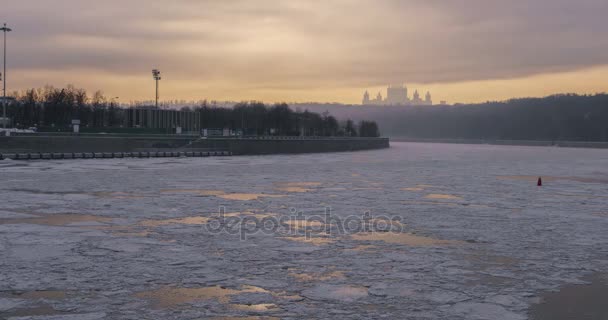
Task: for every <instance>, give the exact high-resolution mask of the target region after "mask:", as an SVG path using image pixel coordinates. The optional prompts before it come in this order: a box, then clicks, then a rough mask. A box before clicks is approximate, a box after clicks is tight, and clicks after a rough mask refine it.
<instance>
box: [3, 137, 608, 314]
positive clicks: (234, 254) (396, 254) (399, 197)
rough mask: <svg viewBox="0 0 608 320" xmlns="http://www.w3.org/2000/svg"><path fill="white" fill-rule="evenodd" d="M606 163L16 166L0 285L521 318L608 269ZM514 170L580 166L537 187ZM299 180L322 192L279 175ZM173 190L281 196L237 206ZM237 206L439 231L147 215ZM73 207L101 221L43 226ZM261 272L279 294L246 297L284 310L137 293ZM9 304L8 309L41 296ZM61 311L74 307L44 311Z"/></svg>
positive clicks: (115, 300)
mask: <svg viewBox="0 0 608 320" xmlns="http://www.w3.org/2000/svg"><path fill="white" fill-rule="evenodd" d="M574 162H576V163H577V166H572V163H574ZM607 162H608V152H607V151H605V150H586V149H576V150H574V149H558V148H535V147H510V146H480V145H476V146H468V145H437V144H434V145H425V144H415V143H412V144H400V143H394V144H393V148H391V149H389V150H379V151H370V152H357V153H336V154H314V155H289V156H264V157H233V158H203V159H195V158H184V159H181V158H180V159H114V160H74V161H33V162H26V163H23V164H24V165H10V164H7V163H4V162H3V163H2V164H0V178H1V180H2V181H5V183H3V184H1V185H0V194H2V195H3V201H2V202H1V203H0V253H1V254H2V256H3V257H10V258H9V259H2V260H1V261H0V268H1V270H2V273H1V274H0V294H1V293H2V292H13V291H17V292H31V291H40V290H63V291H68V292H70V294H68V295H67V296H66V297H65V298H64V299H58V300H53V301H42V302H45V303H49V304H50V306H51V307H52V308H53V309H54V310H56V311H57V312H60V313H61V314H62V315H63V314H71V315H72V316H73V317H75V318H78V316H80V315H91V317H97V316H99V317H102V318H103V317H105V318H107V319H128V318H149V319H154V318H166V319H172V318H180V319H200V318H206V317H222V316H225V317H237V318H238V317H244V316H251V317H260V318H263V317H268V318H271V317H276V318H282V317H298V316H300V317H302V316H307V317H309V318H377V317H380V316H386V317H392V318H401V317H403V316H404V315H407V317H408V318H412V319H417V318H420V319H428V318H449V319H475V318H478V319H481V318H484V317H486V318H487V317H491V318H495V319H522V318H525V317H526V313H527V309H528V308H529V306H530V305H531V304H532V303H534V302H535V301H537V296H538V295H539V294H540V293H541V292H543V291H546V290H555V289H557V288H559V287H560V286H562V285H564V284H566V283H579V282H580V279H582V278H583V277H584V276H585V275H586V274H589V273H592V272H604V273H606V272H607V271H608V269H607V265H608V259H607V258H606V257H607V254H608V251H607V250H608V249H607V246H606V243H608V238H607V236H606V232H605V230H607V229H608V221H607V220H608V219H607V217H608V215H607V210H606V208H608V197H606V196H605V190H606V184H605V183H601V182H596V183H591V182H589V181H604V180H605V177H607V176H608V172H607V171H606V166H605V164H606V163H607ZM504 176H548V177H550V176H554V177H574V178H572V179H563V180H551V179H548V180H547V181H546V182H545V186H544V187H543V188H537V187H536V184H535V183H534V182H535V181H529V179H502V178H500V177H504ZM576 177H578V178H576ZM586 178H593V179H586ZM285 185H288V186H305V188H306V189H307V190H306V191H307V192H293V191H302V190H295V189H289V188H277V186H285ZM163 190H165V191H166V190H216V191H218V192H222V194H273V195H281V197H260V198H255V199H254V198H253V197H252V199H251V200H248V201H237V200H232V199H226V198H221V197H217V196H213V195H206V194H204V193H200V192H199V193H192V192H190V193H167V192H163ZM438 195H450V196H449V197H447V196H438ZM222 206H225V207H226V212H231V213H232V212H251V211H254V212H255V213H256V214H259V215H261V216H265V215H270V216H277V217H280V216H286V215H289V214H290V211H289V209H290V208H292V207H293V208H296V209H297V210H302V211H303V212H304V213H305V216H312V215H316V214H322V213H323V212H324V211H323V210H324V207H325V206H331V208H332V215H334V216H336V217H341V218H344V217H346V216H349V215H353V214H356V215H362V214H363V213H364V212H365V211H370V212H371V213H372V214H377V215H386V216H399V217H401V218H402V222H403V225H404V228H405V229H404V232H406V233H408V234H415V235H417V236H420V237H427V238H429V239H437V240H439V241H436V242H434V243H436V244H437V245H431V246H416V245H414V243H412V245H407V244H408V243H407V242H403V243H402V244H400V243H390V242H385V241H371V240H370V239H366V238H359V239H357V237H354V238H353V237H341V236H339V235H336V236H332V238H331V241H323V242H320V243H312V242H306V241H293V240H286V239H285V236H286V235H285V234H276V233H272V232H271V233H269V234H255V235H249V236H248V237H247V240H246V241H240V240H239V237H240V235H239V234H235V235H231V234H226V233H221V234H215V233H211V232H209V230H206V229H205V227H204V225H188V224H179V223H172V224H164V225H163V224H161V225H159V226H154V225H149V224H146V223H142V221H149V220H171V221H183V219H187V218H191V217H206V218H209V217H212V216H213V215H217V212H218V209H219V208H220V207H222ZM74 214H76V215H82V216H85V217H89V216H98V217H100V218H103V219H99V221H100V222H95V221H88V218H86V219H85V221H80V220H79V221H75V222H73V223H67V224H61V225H44V224H43V223H42V222H40V221H44V219H42V220H41V219H38V222H36V221H32V222H31V223H28V221H27V219H28V218H33V217H40V216H43V217H48V216H52V215H62V216H68V217H69V215H74ZM180 219H182V220H180ZM9 220H10V221H13V222H12V223H8V224H5V223H3V222H2V221H9ZM16 220H18V223H15V221H16ZM200 220H201V221H204V220H205V219H203V218H200ZM113 228H118V229H113ZM116 231H119V232H116ZM382 238H384V237H378V239H382ZM445 241H454V242H455V243H458V244H457V245H442V243H448V242H445ZM294 270H297V274H300V275H302V276H301V277H299V278H296V277H294ZM338 271H339V274H340V276H327V275H332V274H337V273H336V272H338ZM304 275H307V276H304ZM303 279H305V280H304V281H303ZM245 285H250V286H256V287H260V288H263V289H265V290H268V293H265V294H264V295H252V296H250V297H249V296H244V297H240V298H239V297H235V299H245V300H242V301H241V300H235V301H236V302H238V303H241V302H243V303H244V302H247V303H272V304H274V305H276V306H277V307H276V308H274V307H273V308H234V307H231V306H230V305H228V304H226V303H221V302H220V301H217V300H214V299H201V300H193V301H189V302H188V303H185V304H183V305H179V306H176V307H174V308H166V309H162V308H161V309H155V308H151V306H152V304H153V301H149V300H147V299H142V298H138V296H137V293H140V292H150V291H154V290H158V289H159V288H163V287H172V288H181V287H183V288H193V289H196V288H206V287H214V286H223V287H226V288H229V289H238V288H241V287H242V286H245ZM353 288H354V289H353ZM271 297H272V298H271ZM286 297H303V298H297V299H296V298H292V299H288V298H286ZM3 299H5V300H2V301H3V303H2V308H3V309H9V310H5V311H3V312H10V311H11V309H16V308H23V307H24V305H25V306H31V307H32V308H33V307H35V306H36V305H37V303H41V301H25V300H22V299H20V300H11V299H10V298H3ZM6 299H8V300H6ZM248 300H251V301H248ZM177 315H179V316H177ZM52 317H59V316H54V315H49V316H44V315H43V316H41V318H32V319H54V318H52Z"/></svg>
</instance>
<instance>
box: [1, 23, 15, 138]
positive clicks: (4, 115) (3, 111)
mask: <svg viewBox="0 0 608 320" xmlns="http://www.w3.org/2000/svg"><path fill="white" fill-rule="evenodd" d="M0 31H2V32H4V71H3V72H2V75H3V76H4V78H3V79H2V88H3V89H2V92H3V93H2V127H3V128H5V129H6V33H7V32H11V31H13V30H12V29H11V28H9V27H7V26H6V23H5V24H4V27H2V28H0Z"/></svg>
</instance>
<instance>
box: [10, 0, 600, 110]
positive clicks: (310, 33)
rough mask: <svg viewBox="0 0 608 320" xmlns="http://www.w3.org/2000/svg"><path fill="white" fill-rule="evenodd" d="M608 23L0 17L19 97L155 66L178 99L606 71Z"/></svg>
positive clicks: (189, 11)
mask: <svg viewBox="0 0 608 320" xmlns="http://www.w3.org/2000/svg"><path fill="white" fill-rule="evenodd" d="M607 16H608V1H605V0H578V1H572V0H527V1H525V0H511V1H493V0H446V1H439V0H326V1H322V0H274V1H271V0H217V1H211V0H174V1H151V0H145V1H144V0H122V1H117V0H106V1H83V0H78V1H76V0H54V1H39V0H37V1H33V0H20V1H14V2H10V3H4V4H3V5H2V10H1V11H0V20H2V21H7V22H8V23H9V25H10V26H11V27H13V29H14V32H12V33H11V34H10V35H9V36H10V38H9V40H10V42H9V53H10V56H9V61H10V67H11V68H12V70H13V71H12V72H13V75H12V77H13V79H12V81H14V82H15V83H17V84H18V85H19V86H20V87H28V86H37V85H40V82H41V81H46V82H47V83H52V84H55V85H64V84H65V83H74V84H75V85H79V82H83V83H85V84H94V85H97V86H99V87H100V89H104V88H106V87H107V88H111V89H112V88H113V86H114V85H115V82H116V81H119V80H117V79H121V77H123V79H136V78H138V77H141V78H142V79H143V81H146V80H149V79H148V78H149V75H148V73H149V70H150V69H152V68H153V67H158V68H161V69H162V70H163V72H164V73H165V75H166V78H167V79H172V80H173V81H174V83H173V85H172V86H169V88H174V90H175V91H174V92H172V94H173V95H175V97H176V96H177V95H184V98H194V97H201V98H204V97H209V98H213V97H211V96H210V95H213V94H214V93H215V94H217V95H220V96H221V97H218V98H230V97H231V96H230V90H234V91H239V92H240V93H239V94H237V93H235V94H234V95H233V96H234V98H235V99H239V98H243V96H242V94H243V93H244V92H245V93H250V94H251V95H252V97H251V98H258V99H260V98H262V99H263V98H264V97H265V94H264V92H266V93H268V98H269V99H272V98H274V97H275V96H277V95H276V94H272V93H270V92H284V93H285V95H286V96H285V97H283V99H284V100H290V99H289V92H297V91H314V90H327V88H335V89H336V90H345V89H346V88H352V89H353V90H354V89H355V88H363V89H364V88H366V87H375V86H380V85H384V84H387V83H402V82H408V83H416V84H420V85H425V84H433V86H437V84H438V83H439V84H441V83H445V84H449V83H459V82H464V81H484V80H496V79H516V78H523V77H528V76H532V75H537V74H551V73H557V72H566V71H575V70H580V69H586V68H594V67H600V66H603V65H608V54H606V52H608V37H606V35H607V34H608V22H607V21H608V19H606V17H607ZM96 73H98V74H99V75H100V76H99V78H100V80H99V81H98V82H92V81H91V80H90V79H83V77H85V76H87V75H88V76H89V77H92V76H93V75H94V74H96ZM20 75H21V77H20ZM57 77H58V78H57ZM9 79H10V78H9ZM9 81H10V80H9ZM142 83H144V82H142ZM178 83H179V85H178ZM133 92H137V90H134V91H133ZM120 93H121V94H124V95H128V94H129V93H128V92H124V91H123V92H120ZM142 94H143V93H142ZM354 94H356V95H357V96H358V95H359V92H354ZM296 95H297V94H294V97H295V96H296ZM278 96H280V95H278ZM311 97H314V95H312V96H311ZM129 98H137V93H135V94H134V96H133V97H129ZM302 98H303V97H300V96H298V97H297V98H294V100H295V99H302ZM340 98H341V95H337V96H336V97H335V99H333V100H340ZM327 99H331V97H329V96H328V98H327ZM311 100H313V98H311Z"/></svg>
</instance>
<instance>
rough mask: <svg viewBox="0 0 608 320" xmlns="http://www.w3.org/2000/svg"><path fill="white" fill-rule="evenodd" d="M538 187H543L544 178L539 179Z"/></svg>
mask: <svg viewBox="0 0 608 320" xmlns="http://www.w3.org/2000/svg"><path fill="white" fill-rule="evenodd" d="M536 185H537V186H539V187H542V186H543V178H541V177H538V183H537V184H536Z"/></svg>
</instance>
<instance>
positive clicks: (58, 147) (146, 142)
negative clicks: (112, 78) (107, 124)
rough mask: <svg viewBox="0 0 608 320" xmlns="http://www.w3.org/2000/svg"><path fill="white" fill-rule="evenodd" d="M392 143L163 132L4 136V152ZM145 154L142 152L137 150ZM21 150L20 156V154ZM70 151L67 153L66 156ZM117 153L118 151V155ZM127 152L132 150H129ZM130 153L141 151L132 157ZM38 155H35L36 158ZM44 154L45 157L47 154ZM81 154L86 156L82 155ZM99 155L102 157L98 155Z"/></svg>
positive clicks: (255, 151) (0, 144)
mask: <svg viewBox="0 0 608 320" xmlns="http://www.w3.org/2000/svg"><path fill="white" fill-rule="evenodd" d="M385 148H390V141H389V139H388V138H345V137H251V138H244V137H243V138H236V137H217V138H200V137H198V136H177V135H172V136H162V135H160V136H159V135H147V136H146V135H139V136H126V135H42V134H38V135H31V134H28V135H14V136H10V137H0V157H2V158H17V159H23V160H29V159H41V158H42V159H49V158H51V159H53V158H54V157H53V156H52V155H51V156H49V154H61V156H57V158H59V159H72V158H74V156H73V155H74V154H79V155H82V154H87V153H88V154H106V156H102V157H103V158H114V157H125V156H124V155H126V156H127V157H149V154H162V156H163V157H165V156H166V155H165V154H171V155H170V156H179V155H183V154H189V153H196V154H198V153H203V154H205V153H207V154H208V153H217V152H221V153H222V154H230V155H266V154H299V153H327V152H344V151H362V150H375V149H385ZM142 153H143V154H146V155H144V156H140V155H139V154H142ZM17 154H20V155H21V156H16V155H17ZM66 154H67V155H68V156H67V157H66V156H65V155H66ZM116 154H117V155H118V156H115V155H116ZM127 154H128V155H127ZM131 154H138V155H137V156H132V155H131ZM32 155H34V157H32ZM43 155H44V156H43ZM81 158H85V156H84V155H82V156H81ZM100 158H101V157H100Z"/></svg>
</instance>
